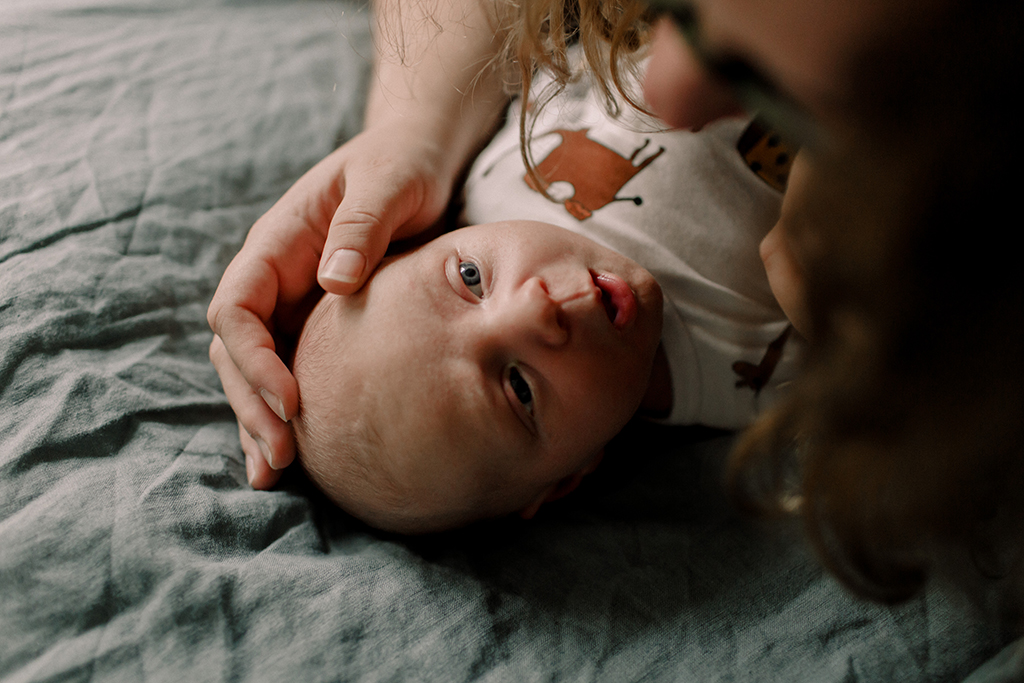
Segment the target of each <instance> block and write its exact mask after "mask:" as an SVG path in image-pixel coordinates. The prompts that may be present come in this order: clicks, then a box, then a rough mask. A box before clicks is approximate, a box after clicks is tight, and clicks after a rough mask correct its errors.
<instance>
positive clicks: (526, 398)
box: [508, 365, 533, 415]
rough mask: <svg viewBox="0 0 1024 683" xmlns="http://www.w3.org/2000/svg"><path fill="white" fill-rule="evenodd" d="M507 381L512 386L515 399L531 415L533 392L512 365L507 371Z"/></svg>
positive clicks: (517, 369)
mask: <svg viewBox="0 0 1024 683" xmlns="http://www.w3.org/2000/svg"><path fill="white" fill-rule="evenodd" d="M508 383H509V385H510V386H511V387H512V391H513V392H514V393H515V395H516V399H517V400H518V401H519V402H520V403H522V404H523V407H524V408H526V412H527V413H529V414H530V415H533V392H532V391H530V385H529V384H528V383H527V382H526V380H525V379H523V375H522V373H520V372H519V368H517V367H516V366H514V365H513V366H512V367H511V368H510V369H509V371H508Z"/></svg>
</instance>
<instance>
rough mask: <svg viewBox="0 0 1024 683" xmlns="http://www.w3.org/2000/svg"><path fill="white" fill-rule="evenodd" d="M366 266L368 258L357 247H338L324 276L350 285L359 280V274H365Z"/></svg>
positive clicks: (329, 261)
mask: <svg viewBox="0 0 1024 683" xmlns="http://www.w3.org/2000/svg"><path fill="white" fill-rule="evenodd" d="M365 266H366V259H364V258H363V255H362V254H360V253H359V252H358V251H356V250H355V249H338V250H337V251H335V252H334V253H333V254H331V258H330V259H328V261H327V265H326V266H325V267H324V272H323V273H322V276H323V277H325V278H327V279H328V280H335V281H337V282H344V283H345V284H348V285H350V284H352V283H353V282H359V276H360V275H362V274H363V268H364V267H365Z"/></svg>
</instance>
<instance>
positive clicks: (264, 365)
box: [207, 257, 299, 421]
mask: <svg viewBox="0 0 1024 683" xmlns="http://www.w3.org/2000/svg"><path fill="white" fill-rule="evenodd" d="M277 292H278V287H277V277H276V275H275V274H274V273H273V272H272V268H271V267H270V266H267V265H266V264H265V263H263V262H262V261H259V260H255V261H253V260H243V259H240V258H237V257H236V259H235V260H234V261H232V262H231V264H230V265H229V266H228V269H227V271H225V273H224V277H223V279H222V280H221V282H220V285H219V286H218V287H217V291H216V293H215V294H214V297H213V301H212V302H211V303H210V308H209V311H208V312H207V318H208V322H209V323H210V327H211V329H213V332H214V334H215V335H217V336H218V337H219V338H220V342H222V343H221V344H220V347H222V348H223V349H224V350H225V351H226V352H227V355H228V356H230V358H225V359H224V360H223V361H222V362H221V363H219V364H218V362H217V361H216V360H214V366H215V367H217V371H218V373H219V374H220V375H221V381H222V382H223V381H224V373H223V372H222V368H228V367H230V368H231V369H232V370H234V371H237V372H238V373H240V375H241V377H242V378H243V379H244V381H245V382H246V383H247V385H248V386H249V387H250V391H251V392H255V393H256V394H259V396H261V397H262V398H263V400H264V401H265V402H266V405H267V407H268V408H270V409H271V410H272V411H273V412H274V413H275V414H276V415H277V417H279V418H280V420H281V421H287V420H289V419H291V417H292V416H294V415H295V413H296V412H297V411H298V403H299V390H298V386H297V384H296V383H295V378H294V377H292V374H291V372H289V371H288V368H287V367H286V366H285V364H284V362H283V361H282V360H281V358H280V357H279V356H278V354H277V348H276V344H275V342H274V338H273V336H272V335H271V333H270V330H269V329H268V324H269V323H268V321H270V320H271V318H272V316H273V314H274V306H275V305H276V303H277V298H278V297H277ZM212 352H213V347H211V359H213V354H212ZM229 398H230V396H229ZM233 405H234V402H232V406H233ZM236 412H237V411H236Z"/></svg>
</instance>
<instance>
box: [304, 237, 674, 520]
mask: <svg viewBox="0 0 1024 683" xmlns="http://www.w3.org/2000/svg"><path fill="white" fill-rule="evenodd" d="M661 320H662V295H661V289H660V287H659V286H658V283H657V282H656V281H655V280H654V278H653V277H652V276H651V274H650V273H649V272H647V271H646V270H644V269H643V268H641V267H640V266H639V265H637V264H636V263H635V262H633V261H631V260H630V259H628V258H626V257H624V256H622V255H620V254H618V253H616V252H614V251H612V250H610V249H608V248H606V247H602V246H601V245H599V244H597V243H596V242H594V241H592V240H589V239H587V238H585V237H583V236H581V235H577V234H574V233H572V232H569V231H568V230H564V229H562V228H559V227H557V226H554V225H549V224H545V223H538V222H533V221H508V222H504V223H494V224H487V225H479V226H474V227H470V228H463V229H461V230H457V231H455V232H452V233H449V234H446V235H444V236H442V237H439V238H438V239H436V240H434V241H432V242H429V243H427V244H426V245H424V246H421V247H419V248H418V249H416V250H414V251H411V252H408V253H405V254H401V255H399V256H395V257H389V258H387V259H386V260H385V261H384V262H383V263H382V264H381V266H380V267H379V268H378V269H377V271H376V272H375V273H374V274H373V276H372V278H371V280H370V281H369V282H367V284H366V285H365V286H364V287H363V289H362V290H360V291H359V292H358V293H357V294H355V295H353V296H348V297H340V296H333V295H327V296H325V297H324V298H323V299H322V300H321V301H320V303H319V304H318V305H317V307H316V308H315V309H314V311H313V313H312V314H311V315H310V318H309V320H308V321H307V323H306V326H305V328H304V331H303V334H302V337H301V339H300V342H299V345H298V348H297V350H296V354H295V360H294V371H295V376H296V379H297V380H298V383H299V387H300V390H301V404H302V408H301V411H300V417H299V418H298V419H297V420H296V424H295V427H296V435H297V438H298V443H299V452H300V459H301V462H302V464H303V466H304V467H305V468H306V470H307V471H308V472H309V474H310V476H311V478H312V479H313V481H314V482H315V483H316V484H317V485H319V486H320V487H321V488H322V489H323V490H324V491H325V492H326V493H327V494H328V495H329V496H330V497H331V499H332V500H334V501H335V502H336V503H338V505H339V506H341V507H342V508H343V509H345V510H347V511H348V512H350V513H352V514H354V515H355V516H357V517H360V518H362V519H364V520H365V521H367V522H369V523H370V524H372V525H374V526H377V527H381V528H385V529H390V530H395V531H401V532H407V533H410V532H421V531H431V530H435V529H443V528H449V527H454V526H459V525H462V524H465V523H467V522H469V521H472V520H474V519H478V518H483V517H493V516H498V515H501V514H505V513H508V512H510V511H516V510H518V511H520V512H521V514H523V515H524V516H526V517H529V516H532V515H533V513H535V512H536V510H537V508H538V507H540V505H541V504H542V503H543V502H545V501H547V500H552V499H554V498H557V497H560V496H562V495H564V494H566V493H568V492H569V491H571V490H572V489H573V488H575V487H576V485H577V484H578V483H579V481H580V479H582V477H583V476H584V475H585V474H587V473H589V472H590V471H591V470H593V469H594V468H595V467H596V466H597V464H598V462H599V461H600V459H601V455H602V448H603V447H604V445H605V443H607V442H608V441H609V440H610V439H611V438H612V437H613V436H615V434H616V433H618V431H619V430H620V429H621V428H622V427H623V426H624V425H625V424H626V422H627V421H628V420H629V419H630V418H631V417H632V416H633V414H634V413H636V411H637V408H638V407H639V406H640V404H641V402H642V400H643V399H644V397H645V394H646V393H647V392H648V389H649V387H650V386H651V381H650V380H651V375H652V366H653V361H654V358H655V352H656V350H657V349H658V345H659V340H660V337H661V327H662V326H661ZM664 371H665V369H664V366H662V372H664ZM664 379H666V380H667V377H665V378H664Z"/></svg>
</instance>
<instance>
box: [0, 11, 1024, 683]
mask: <svg viewBox="0 0 1024 683" xmlns="http://www.w3.org/2000/svg"><path fill="white" fill-rule="evenodd" d="M369 54H370V45H369V30H368V20H367V16H366V10H365V9H364V8H361V7H359V6H357V5H351V4H341V3H327V2H321V1H318V0H310V1H306V2H293V3H284V2H273V1H271V0H264V1H262V2H261V1H258V0H251V1H249V2H244V1H241V0H238V1H235V2H229V1H224V2H214V1H207V2H202V1H200V0H164V1H157V0H151V1H147V0H122V1H120V2H117V1H115V0H3V4H2V6H0V678H3V679H4V680H7V681H30V680H31V681H39V680H101V681H105V680H125V681H134V680H142V679H147V680H173V681H205V680H215V681H221V680H224V681H247V680H253V681H258V680H285V679H289V680H292V679H294V680H353V681H398V680H427V681H477V680H479V681H611V682H620V681H634V680H653V681H662V680H664V681H748V680H749V681H825V682H827V681H834V682H836V683H839V682H841V681H842V682H845V683H849V682H851V681H955V680H961V679H963V678H964V677H966V676H968V675H969V674H970V673H971V672H972V671H974V670H975V669H976V668H977V667H979V666H980V665H981V664H982V663H983V662H984V661H985V660H986V659H988V658H989V657H992V656H993V655H995V654H996V653H997V652H998V651H999V650H1000V649H1001V648H1002V647H1003V646H1004V645H1005V640H1006V639H1005V637H1004V636H1003V635H1002V634H1001V633H1000V632H999V631H998V629H996V628H995V627H993V626H991V625H989V624H988V623H987V622H986V621H985V620H983V619H982V618H981V617H980V616H979V615H978V614H977V613H976V612H975V611H973V610H972V609H971V608H970V606H968V605H966V604H964V603H963V602H961V601H958V600H957V599H954V598H951V597H949V596H947V595H944V594H943V593H942V592H940V591H939V590H938V589H931V590H930V591H929V592H928V593H926V594H925V595H923V596H922V597H921V598H919V599H917V600H914V601H912V602H910V603H909V604H906V605H903V606H901V607H898V608H885V607H880V606H876V605H871V604H866V603H864V602H861V601H858V600H856V599H854V598H852V597H851V596H849V595H848V594H847V593H845V592H844V591H843V590H842V589H841V588H840V587H839V586H838V585H837V584H836V583H835V582H834V581H833V580H832V579H831V578H829V577H828V576H826V575H824V574H823V573H822V572H821V570H820V569H819V568H818V567H817V565H816V563H815V561H814V560H813V558H811V557H810V556H809V554H808V553H807V551H806V550H805V549H804V547H803V545H802V543H801V542H800V540H799V535H798V534H797V533H795V532H794V531H793V530H792V529H788V528H786V527H784V526H781V525H768V524H761V523H755V522H752V521H750V520H745V519H742V518H740V517H737V516H736V515H734V514H733V513H731V512H730V511H729V508H728V507H727V506H726V505H725V504H724V503H723V500H722V496H721V492H720V490H719V485H718V483H717V475H716V473H717V472H718V470H719V468H720V463H721V461H722V458H723V457H724V456H725V454H726V453H727V451H728V448H729V446H730V443H731V441H730V438H729V437H728V436H721V435H718V436H715V435H708V434H705V433H700V432H698V433H694V432H692V431H668V432H666V431H661V430H658V431H652V430H640V431H639V432H638V433H636V434H634V435H631V436H630V437H629V438H627V439H624V440H623V443H624V444H625V445H624V446H623V447H622V448H620V449H619V455H618V458H617V459H613V460H612V462H610V463H609V464H608V465H607V467H604V470H605V471H604V472H603V473H599V474H598V475H595V480H594V482H592V483H591V484H590V486H588V487H585V488H584V489H583V490H581V491H580V492H578V494H574V496H571V497H570V498H569V499H568V500H567V501H566V502H565V503H564V504H562V505H560V506H556V507H554V508H552V509H551V510H548V511H546V512H544V513H542V514H541V515H540V516H539V518H538V519H536V520H534V521H533V522H531V523H521V522H514V521H506V522H497V523H493V524H488V525H483V526H480V527H477V528H472V529H468V530H465V531H462V532H458V533H452V534H446V535H442V536H438V537H430V538H420V539H411V540H409V539H402V538H397V537H392V536H388V535H385V534H380V533H376V532H373V531H371V530H369V529H367V528H366V527H364V526H363V525H361V524H359V523H358V522H356V521H354V520H352V519H351V518H348V517H347V516H345V515H344V514H342V513H340V512H338V511H337V510H335V509H333V508H332V507H331V506H330V505H328V504H327V503H326V502H325V501H324V500H323V498H321V497H320V496H319V495H318V494H317V493H316V492H315V491H313V490H311V488H310V487H309V486H308V484H307V483H306V482H304V481H303V479H302V477H301V475H299V474H298V473H294V472H293V473H290V474H289V475H288V476H287V477H286V479H285V481H284V482H283V483H282V485H281V486H280V487H278V489H276V490H275V491H272V492H256V491H253V490H251V489H250V488H249V487H248V486H247V485H246V482H245V473H244V467H243V464H242V459H241V451H240V448H239V446H238V441H237V431H236V427H235V423H234V420H233V417H232V413H231V411H230V408H229V407H228V405H227V402H226V400H225V398H224V395H223V393H222V392H221V389H220V384H219V381H218V379H217V375H216V373H215V372H214V370H213V368H212V367H211V365H210V364H209V361H208V359H207V347H208V345H209V342H210V338H211V333H210V332H209V330H208V328H207V326H206V322H205V311H206V307H207V305H208V303H209V300H210V297H211V296H212V293H213V291H214V289H215V287H216V284H217V281H218V279H219V277H220V274H221V272H222V271H223V269H224V267H225V266H226V264H227V262H228V261H229V260H230V258H231V256H232V255H233V254H234V253H235V252H236V251H237V250H238V248H239V246H240V245H241V243H242V240H243V239H244V237H245V234H246V231H247V229H248V228H249V226H250V225H251V224H252V223H253V221H254V220H255V219H256V218H257V217H258V216H259V215H260V214H261V213H262V212H263V211H265V210H266V209H267V208H268V207H269V206H270V205H271V204H272V203H273V201H274V200H275V199H276V198H277V197H279V196H280V195H281V194H282V193H283V192H284V190H285V189H286V188H287V187H288V186H289V185H290V184H291V183H292V182H293V181H294V180H295V179H296V178H297V177H298V175H300V174H301V173H302V172H303V171H304V170H306V169H307V168H309V167H310V166H311V165H312V164H313V163H314V162H316V161H317V160H319V159H320V158H321V157H323V156H324V155H325V154H327V153H328V152H329V151H330V150H331V149H333V148H334V147H335V146H336V145H338V144H340V143H341V142H343V141H344V140H345V139H347V137H349V136H351V135H352V134H353V133H354V132H355V131H357V130H358V126H359V125H360V113H361V108H362V97H363V95H362V93H363V92H364V90H365V84H366V79H367V76H368V68H369V64H368V57H369ZM1007 656H1008V655H1004V658H1005V657H1007ZM1017 659H1018V660H1019V659H1020V658H1019V657H1017Z"/></svg>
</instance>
